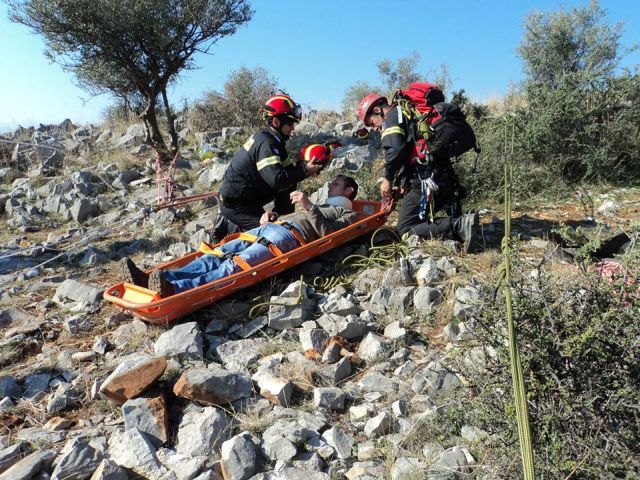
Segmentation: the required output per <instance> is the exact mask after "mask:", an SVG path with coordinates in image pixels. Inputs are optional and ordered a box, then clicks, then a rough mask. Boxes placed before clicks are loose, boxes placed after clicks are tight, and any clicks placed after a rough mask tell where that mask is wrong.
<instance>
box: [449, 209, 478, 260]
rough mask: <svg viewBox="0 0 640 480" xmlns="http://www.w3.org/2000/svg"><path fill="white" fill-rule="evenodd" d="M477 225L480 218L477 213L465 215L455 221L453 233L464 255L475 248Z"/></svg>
mask: <svg viewBox="0 0 640 480" xmlns="http://www.w3.org/2000/svg"><path fill="white" fill-rule="evenodd" d="M479 225H480V216H479V215H478V214H477V213H467V214H465V215H462V216H461V217H459V218H458V219H457V220H456V222H455V224H454V231H455V233H456V235H457V236H458V237H459V238H460V241H462V251H463V252H464V253H467V252H468V251H469V249H470V248H472V247H474V248H475V247H476V243H477V238H476V237H477V230H478V226H479Z"/></svg>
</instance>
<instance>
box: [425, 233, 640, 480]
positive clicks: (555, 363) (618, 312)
mask: <svg viewBox="0 0 640 480" xmlns="http://www.w3.org/2000/svg"><path fill="white" fill-rule="evenodd" d="M636 237H637V235H636ZM513 260H514V268H513V272H514V278H513V294H514V301H513V303H514V319H515V322H516V325H517V332H518V344H519V348H520V357H521V360H522V366H523V372H524V378H525V384H526V389H527V399H528V409H529V417H530V424H531V429H532V435H533V447H534V452H535V467H536V478H545V479H547V478H548V479H557V478H579V479H594V480H595V479H609V478H611V479H613V478H637V475H638V474H640V459H639V458H638V456H637V445H638V444H639V442H640V430H639V423H638V405H639V404H640V364H639V363H638V354H639V353H640V352H639V350H638V338H640V324H639V323H638V321H637V319H638V315H639V314H640V297H639V294H638V290H637V288H638V284H637V283H636V284H635V285H625V284H624V283H623V282H622V281H620V280H616V281H614V282H613V283H609V282H607V281H606V280H604V279H602V278H601V277H600V276H598V275H597V274H594V273H588V272H584V271H581V270H579V269H574V268H572V267H564V268H563V269H562V271H560V272H557V273H555V274H554V273H552V269H551V268H549V269H545V268H543V269H541V270H540V271H539V273H538V274H536V275H531V274H530V272H531V268H532V265H530V264H527V263H526V262H525V260H524V259H523V257H521V256H518V255H515V256H514V258H513ZM625 266H626V267H627V268H629V271H631V272H638V271H639V270H638V267H639V266H640V263H638V259H637V257H636V258H632V257H630V256H629V257H627V258H626V259H625ZM636 274H637V273H636ZM505 328H506V321H505V317H504V299H501V298H499V299H498V301H497V302H493V303H492V304H490V305H487V306H486V308H485V309H484V310H483V312H482V314H481V315H480V316H479V318H478V319H477V325H476V337H477V338H476V340H477V344H479V345H484V346H485V348H486V346H490V347H492V348H493V349H494V350H495V352H496V355H495V357H493V358H489V361H488V364H487V369H486V370H479V371H474V372H469V371H467V372H466V373H467V378H468V379H469V380H470V385H469V386H468V388H466V389H464V390H460V391H459V392H458V397H457V399H456V400H454V401H451V399H447V400H448V402H447V404H446V406H445V407H444V408H443V411H442V416H440V417H437V418H435V419H434V420H433V422H429V424H428V427H429V428H428V429H427V430H426V433H425V435H424V436H425V437H430V438H439V439H441V440H443V441H449V442H451V439H452V438H456V437H457V436H458V435H459V434H460V428H461V427H462V426H463V425H473V426H475V427H479V428H481V429H483V430H485V431H486V432H488V433H489V435H490V440H488V441H487V442H484V444H483V445H473V448H474V450H473V453H474V454H475V455H476V458H479V457H480V458H483V461H482V465H481V466H480V467H478V468H479V469H481V470H482V475H481V476H482V478H520V476H521V463H520V453H519V444H518V435H517V428H516V418H515V409H514V406H513V397H512V380H511V373H510V368H509V351H508V346H507V344H506V331H505ZM471 343H472V344H473V345H475V344H476V343H475V340H474V341H471Z"/></svg>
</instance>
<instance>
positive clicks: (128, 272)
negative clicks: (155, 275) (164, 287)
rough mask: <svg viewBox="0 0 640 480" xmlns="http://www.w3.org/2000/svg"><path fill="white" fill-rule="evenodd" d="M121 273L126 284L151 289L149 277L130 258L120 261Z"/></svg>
mask: <svg viewBox="0 0 640 480" xmlns="http://www.w3.org/2000/svg"><path fill="white" fill-rule="evenodd" d="M120 272H121V274H122V278H123V279H124V281H125V282H127V283H133V284H134V285H138V286H139V287H144V288H149V275H148V274H147V273H144V272H143V271H142V270H140V269H139V268H138V267H137V266H136V264H135V263H133V260H131V259H130V258H128V257H127V258H123V259H122V260H120Z"/></svg>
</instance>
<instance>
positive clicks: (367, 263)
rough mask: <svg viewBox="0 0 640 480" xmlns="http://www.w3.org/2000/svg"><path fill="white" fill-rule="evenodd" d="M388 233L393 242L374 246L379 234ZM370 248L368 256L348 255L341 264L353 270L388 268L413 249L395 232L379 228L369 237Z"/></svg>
mask: <svg viewBox="0 0 640 480" xmlns="http://www.w3.org/2000/svg"><path fill="white" fill-rule="evenodd" d="M385 231H386V232H387V233H390V234H391V235H392V236H393V237H394V238H395V240H396V241H395V242H392V243H389V244H387V245H375V239H376V236H377V235H379V234H380V233H381V232H385ZM370 243H371V246H370V247H369V255H368V256H367V255H358V254H356V255H349V256H348V257H347V258H345V259H344V260H343V261H342V263H343V264H344V265H349V266H351V267H355V268H370V267H379V268H388V267H390V266H391V265H393V264H395V263H396V262H397V261H398V260H399V259H400V258H403V257H407V256H408V255H409V254H410V253H411V251H412V250H414V247H410V246H409V245H407V244H406V243H405V242H403V241H402V239H401V238H400V237H399V236H398V234H397V233H396V232H394V231H393V230H390V229H388V228H384V227H383V228H379V229H377V230H376V231H375V232H373V235H371V242H370Z"/></svg>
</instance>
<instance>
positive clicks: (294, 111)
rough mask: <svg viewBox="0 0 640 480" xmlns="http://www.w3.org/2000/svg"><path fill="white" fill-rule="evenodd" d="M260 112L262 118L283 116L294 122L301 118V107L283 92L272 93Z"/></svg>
mask: <svg viewBox="0 0 640 480" xmlns="http://www.w3.org/2000/svg"><path fill="white" fill-rule="evenodd" d="M260 113H261V114H262V116H263V117H264V118H269V117H277V116H284V117H287V118H289V119H291V120H293V121H294V122H299V121H300V120H301V119H302V109H301V108H300V105H298V104H296V102H294V101H293V100H292V99H291V97H290V96H289V95H285V94H284V93H281V94H278V95H274V96H272V97H271V98H270V99H269V100H267V101H266V102H265V104H264V105H263V106H262V108H261V109H260Z"/></svg>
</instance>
